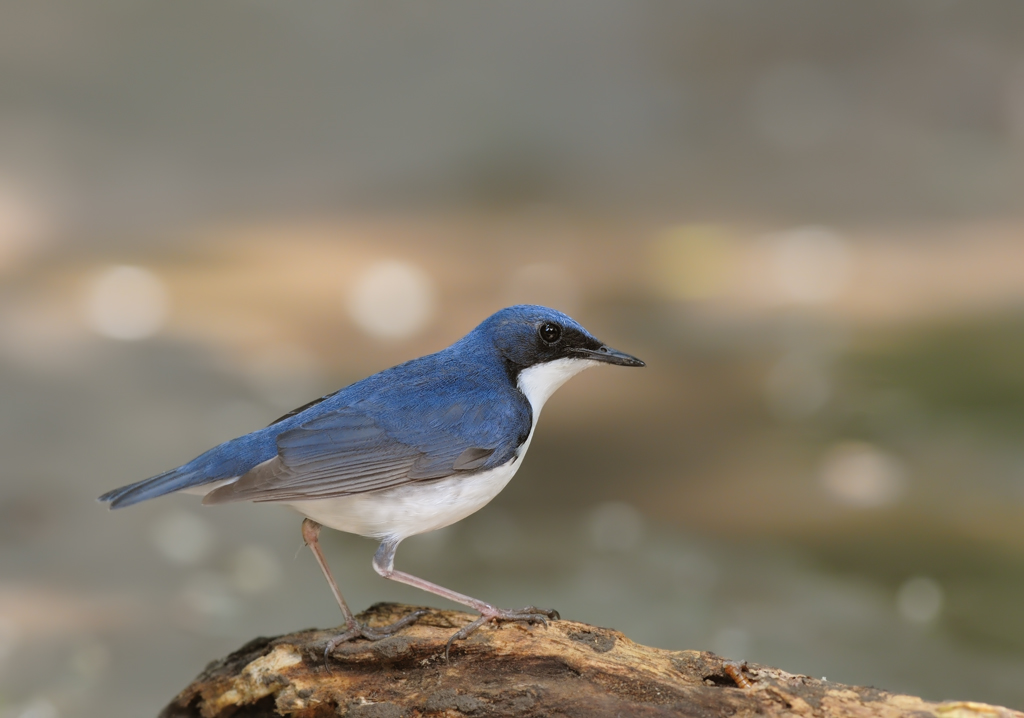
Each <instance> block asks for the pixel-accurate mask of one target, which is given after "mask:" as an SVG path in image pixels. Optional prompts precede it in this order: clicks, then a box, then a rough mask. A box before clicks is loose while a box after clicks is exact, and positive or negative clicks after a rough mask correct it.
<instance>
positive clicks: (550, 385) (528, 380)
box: [518, 359, 600, 426]
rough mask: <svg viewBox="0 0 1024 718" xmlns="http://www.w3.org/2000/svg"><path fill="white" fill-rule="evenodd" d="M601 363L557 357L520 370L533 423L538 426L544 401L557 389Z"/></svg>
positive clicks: (520, 377) (520, 386)
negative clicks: (531, 410) (585, 370)
mask: <svg viewBox="0 0 1024 718" xmlns="http://www.w3.org/2000/svg"><path fill="white" fill-rule="evenodd" d="M599 363H600V362H596V361H594V360H592V359H555V360H554V361H549V362H544V363H543V364H534V365H533V366H531V367H529V368H527V369H523V370H522V371H521V372H519V382H518V384H519V391H521V392H523V394H525V395H526V398H527V399H528V400H529V402H530V406H531V407H532V408H533V425H534V426H537V417H538V416H540V410H541V409H542V408H543V406H544V402H546V401H547V400H548V399H549V398H550V397H551V395H552V394H554V393H555V389H557V388H558V387H560V386H562V384H564V383H565V382H567V381H569V380H570V379H571V378H573V377H574V376H576V375H577V374H579V373H580V372H581V371H583V370H584V369H588V368H589V367H592V366H595V365H597V364H599Z"/></svg>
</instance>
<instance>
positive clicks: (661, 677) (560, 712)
mask: <svg viewBox="0 0 1024 718" xmlns="http://www.w3.org/2000/svg"><path fill="white" fill-rule="evenodd" d="M413 610H415V609H414V608H413V607H410V606H402V605H396V604H378V605H376V606H373V607H372V608H370V609H369V610H368V611H366V612H365V613H364V614H362V615H361V619H362V620H364V621H367V622H369V624H370V625H385V624H387V623H390V622H392V621H394V620H396V619H398V618H399V617H401V616H403V615H405V614H407V613H409V612H410V611H413ZM473 618H474V616H471V615H469V614H465V613H459V612H454V611H431V612H430V613H429V614H428V615H426V616H424V617H423V618H421V619H420V620H419V621H418V622H417V623H416V624H415V625H414V626H411V627H409V628H406V629H404V630H403V631H402V632H401V633H400V634H398V635H396V636H392V637H389V638H386V639H384V640H382V641H378V642H375V643H371V642H369V641H364V640H358V641H353V642H351V643H347V644H343V645H342V646H340V647H339V648H338V649H337V650H336V651H335V652H334V654H333V656H332V657H331V658H330V660H329V661H327V662H325V660H324V655H323V651H324V647H325V645H326V643H327V641H328V639H329V638H330V637H331V636H332V635H333V633H332V631H328V630H307V631H300V632H298V633H293V634H290V635H287V636H279V637H277V638H257V639H255V640H253V641H250V642H249V643H247V644H246V645H245V646H243V647H242V648H240V649H239V650H237V651H235V652H234V653H232V654H231V655H229V656H227V657H226V658H223V659H221V660H217V661H214V662H213V663H211V664H210V665H209V666H207V668H206V670H204V671H203V672H202V673H201V674H200V675H199V676H198V677H197V678H196V679H195V681H193V682H192V684H191V685H189V686H188V687H187V688H185V690H183V691H182V692H181V693H180V694H179V695H178V696H177V697H176V698H175V699H174V700H173V701H172V702H171V704H170V705H169V706H167V708H165V709H164V711H163V712H162V713H161V717H162V718H198V717H200V716H201V717H202V718H223V717H226V716H232V717H233V718H255V717H257V716H258V717H260V718H263V717H268V718H269V717H270V716H292V717H294V718H314V717H317V718H319V717H320V716H338V715H341V716H349V717H350V718H400V717H403V716H406V717H409V718H413V717H418V716H424V717H425V716H447V717H455V716H564V717H565V718H569V717H570V716H581V717H584V716H585V717H586V718H601V717H602V716H701V717H706V718H716V717H718V716H722V717H725V716H734V715H737V716H751V715H763V716H786V717H787V718H788V717H790V716H805V717H807V718H811V717H812V716H813V718H854V717H856V718H866V717H867V716H883V717H884V718H899V717H903V716H906V717H907V718H925V717H926V716H933V717H935V718H1024V713H1020V712H1017V711H1013V710H1009V709H1007V708H998V707H994V706H988V705H984V704H980V703H970V702H950V703H931V702H928V701H925V700H922V699H920V698H915V697H912V696H902V695H894V694H892V693H887V692H885V691H882V690H878V689H875V688H860V687H853V686H846V685H841V684H838V683H832V682H825V681H820V680H817V679H814V678H810V677H808V676H799V675H792V674H790V673H786V672H785V671H781V670H778V669H776V668H769V667H766V666H759V665H753V664H751V665H739V664H732V663H730V662H728V661H725V660H724V659H722V658H721V657H719V656H716V655H715V654H713V653H706V652H700V651H667V650H662V649H659V648H649V647H647V646H642V645H639V644H636V643H633V642H632V641H630V640H629V639H627V638H626V637H625V636H623V635H622V634H621V633H618V632H617V631H613V630H609V629H605V628H597V627H594V626H589V625H587V624H584V623H576V622H574V621H564V620H563V621H554V622H552V623H551V624H550V625H549V626H548V627H547V628H544V627H542V626H533V627H526V626H520V625H519V624H504V625H502V626H500V627H485V628H483V629H481V630H479V631H477V632H476V633H475V634H474V635H473V636H471V637H470V638H469V640H466V641H460V642H458V643H455V644H453V647H452V651H451V657H450V660H448V661H446V660H445V658H444V649H445V643H446V642H447V640H448V638H449V636H451V634H452V632H453V631H454V630H456V629H457V628H459V627H461V626H464V625H465V624H466V623H468V622H469V621H471V620H472V619H473Z"/></svg>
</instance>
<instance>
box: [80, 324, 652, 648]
mask: <svg viewBox="0 0 1024 718" xmlns="http://www.w3.org/2000/svg"><path fill="white" fill-rule="evenodd" d="M599 363H605V364H617V365H620V366H637V367H639V366H644V363H643V362H642V361H640V360H639V359H637V358H636V357H632V356H630V355H628V354H624V353H622V352H620V351H617V350H615V349H611V348H609V347H608V346H606V345H605V344H603V343H602V342H600V341H598V340H597V339H595V338H594V337H593V336H592V335H591V334H590V333H589V332H588V331H587V330H586V329H584V328H583V327H582V326H580V325H579V324H578V323H576V322H575V321H573V320H572V319H571V318H569V317H568V316H566V315H565V314H562V313H561V312H558V311H555V310H553V309H548V308H546V307H540V306H534V305H518V306H514V307H507V308H505V309H502V310H500V311H498V312H496V313H495V314H493V315H491V316H490V317H488V318H487V319H485V320H484V321H483V322H482V323H481V324H480V325H479V326H478V327H477V328H476V329H474V330H473V331H471V332H470V333H469V334H467V335H466V336H465V337H463V338H462V339H460V340H459V341H457V342H455V343H454V344H452V345H451V346H450V347H448V348H447V349H443V350H441V351H439V352H437V353H436V354H430V355H428V356H424V357H420V358H419V359H413V360H412V361H408V362H406V363H404V364H399V365H398V366H395V367H392V368H390V369H386V370H385V371H382V372H380V373H379V374H374V375H373V376H371V377H368V378H366V379H363V380H362V381H359V382H356V383H355V384H352V385H351V386H348V387H346V388H344V389H341V390H339V391H336V392H334V393H333V394H328V395H327V396H324V397H321V398H320V399H316V400H314V401H311V402H310V403H308V404H306V405H304V406H301V407H299V408H298V409H295V410H294V411H291V412H289V413H287V414H285V415H284V416H282V417H281V418H280V419H278V420H277V421H275V422H274V423H272V424H271V425H270V426H268V427H266V428H264V429H260V430H258V431H254V432H252V433H251V434H246V435H245V436H240V437H238V438H237V439H232V440H231V441H227V442H225V443H223V444H221V445H220V446H217V447H215V448H213V449H210V450H209V451H207V452H206V453H204V454H202V455H201V456H198V457H196V458H195V459H193V460H192V461H190V462H188V463H187V464H183V465H182V466H179V467H178V468H176V469H172V470H170V471H167V472H165V473H162V474H159V475H157V476H154V477H152V478H149V479H146V480H144V481H139V482H137V483H134V484H129V485H128V486H123V487H121V488H119V489H114V490H113V491H110V492H108V493H106V494H104V495H103V496H101V497H100V498H99V500H100V501H104V502H107V503H109V504H110V507H111V508H115V509H116V508H122V507H125V506H131V505H132V504H137V503H139V502H140V501H146V500H148V499H152V498H156V497H157V496H163V495H164V494H170V493H174V492H177V491H186V492H191V493H201V494H204V495H205V496H204V498H203V503H204V504H223V503H228V502H233V501H256V502H276V503H282V504H285V505H288V506H290V507H292V508H293V509H295V510H296V511H298V512H299V513H300V514H302V515H304V516H305V517H306V518H305V520H304V521H303V523H302V535H303V539H304V540H305V542H306V544H307V545H309V547H310V548H311V549H312V551H313V554H314V556H315V557H316V560H317V563H318V564H319V565H320V569H321V570H322V571H323V574H324V577H325V578H326V579H327V582H328V584H329V585H330V587H331V591H332V592H333V594H334V597H335V599H336V600H337V602H338V605H339V606H340V607H341V611H342V613H343V614H344V616H345V631H344V632H343V633H341V634H340V635H338V636H336V637H335V638H333V639H332V640H331V641H330V642H329V643H328V646H327V650H326V651H325V654H329V653H330V652H331V651H333V650H334V648H335V647H337V646H338V645H340V644H341V643H343V642H345V641H348V640H351V639H353V638H358V637H362V638H366V639H369V640H378V639H380V638H383V637H385V636H387V635H391V634H393V633H395V632H396V631H398V630H400V629H401V628H403V627H404V626H407V625H409V624H410V623H413V622H414V621H416V620H417V619H418V618H419V617H420V616H421V615H422V614H423V613H425V612H422V611H418V612H414V613H412V614H409V615H407V616H405V617H403V618H402V619H401V620H399V621H397V622H395V623H393V624H391V625H389V626H386V627H383V628H371V627H369V626H366V625H363V624H360V623H359V622H358V621H356V619H355V616H354V615H353V614H352V611H351V610H350V609H349V607H348V604H346V602H345V599H344V598H343V597H342V595H341V591H340V590H339V589H338V585H337V583H336V582H335V580H334V577H333V576H332V575H331V572H330V569H329V568H328V566H327V562H326V560H325V559H324V556H323V553H322V551H321V549H320V544H319V542H318V537H319V533H320V528H321V526H328V527H330V528H333V529H336V530H338V531H346V532H349V533H355V534H360V535H362V536H368V537H372V538H375V539H378V540H379V541H380V542H381V543H380V547H379V548H378V550H377V552H376V554H375V555H374V559H373V567H374V569H375V570H376V571H377V573H379V574H380V575H381V576H383V577H385V578H389V579H392V580H394V581H399V582H401V583H405V584H409V585H410V586H416V587H417V588H421V589H423V590H425V591H429V592H431V593H434V594H436V595H438V596H442V597H444V598H447V599H449V600H451V601H455V602H456V603H461V604H463V605H465V606H468V607H469V608H472V609H474V610H476V611H478V612H479V613H480V618H478V619H477V620H475V621H474V622H472V623H470V624H469V625H467V626H466V627H464V628H463V629H462V630H460V631H458V632H457V633H455V634H454V635H453V636H452V637H451V639H450V640H449V642H448V645H449V647H450V646H451V643H452V642H453V641H455V640H457V639H464V638H466V637H468V636H469V635H470V634H471V633H472V632H473V631H475V630H476V629H477V628H479V627H480V626H482V625H484V624H485V623H487V622H489V621H525V622H527V623H546V619H548V618H553V619H557V618H558V614H557V612H555V611H552V610H546V609H538V608H535V607H533V606H529V607H526V608H523V609H519V610H506V609H501V608H497V607H495V606H492V605H491V604H489V603H485V602H484V601H480V600H477V599H475V598H471V597H469V596H466V595H463V594H461V593H457V592H455V591H452V590H450V589H447V588H444V587H442V586H439V585H437V584H434V583H430V582H429V581H425V580H423V579H421V578H417V577H416V576H412V575H410V574H408V573H404V572H402V571H398V570H396V569H395V567H394V562H395V550H396V549H397V548H398V544H399V543H400V542H401V541H402V540H403V539H405V538H407V537H409V536H415V535H416V534H421V533H425V532H427V531H434V530H436V529H439V528H442V527H444V526H448V525H449V524H452V523H455V522H456V521H459V520H460V519H464V518H465V517H467V516H469V515H470V514H472V513H473V512H475V511H477V510H479V509H481V508H483V506H485V505H486V504H487V503H488V502H489V501H490V500H491V499H493V498H494V497H495V496H497V495H498V493H499V492H500V491H501V490H502V489H503V488H505V485H506V484H507V483H508V482H509V480H510V479H511V478H512V476H513V475H514V474H515V473H516V471H517V470H518V468H519V466H520V464H521V463H522V460H523V457H524V456H525V455H526V451H527V449H528V448H529V446H530V441H531V440H532V438H533V432H534V429H535V428H536V426H537V418H538V416H539V415H540V411H541V408H542V407H543V406H544V402H546V401H547V400H548V398H549V397H550V396H551V394H552V393H554V391H555V390H556V389H557V388H558V387H560V386H561V385H562V384H564V383H565V382H566V381H567V380H568V379H569V378H571V377H572V376H574V375H575V374H578V373H579V372H580V371H582V370H584V369H586V368H588V367H591V366H595V365H597V364H599ZM446 655H447V649H446Z"/></svg>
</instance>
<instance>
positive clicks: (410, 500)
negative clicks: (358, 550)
mask: <svg viewBox="0 0 1024 718" xmlns="http://www.w3.org/2000/svg"><path fill="white" fill-rule="evenodd" d="M528 444H529V440H527V443H526V444H524V445H523V447H522V449H521V450H520V452H519V454H518V456H516V458H514V459H512V460H511V461H509V462H508V463H505V464H502V465H501V466H498V467H496V468H494V469H491V470H490V471H484V472H481V473H479V474H470V475H468V476H450V477H448V478H446V479H436V480H433V481H418V482H414V483H410V484H403V485H402V486H398V487H395V488H393V489H385V490H384V491H372V492H369V493H365V494H354V495H352V496H339V497H337V498H333V499H318V500H315V501H293V502H291V503H289V504H288V505H289V506H291V507H292V508H293V509H295V510H296V511H298V512H299V513H300V514H302V515H303V516H308V517H309V518H311V519H313V520H314V521H316V522H317V523H320V524H323V525H324V526H329V527H330V528H332V529H337V530H338V531H347V532H348V533H354V534H360V535H361V536H371V537H373V538H376V539H385V538H389V539H394V540H398V541H401V540H402V539H404V538H406V537H408V536H415V535H416V534H421V533H426V532H427V531H435V530H437V529H439V528H444V527H445V526H448V525H449V524H453V523H455V522H456V521H459V520H461V519H464V518H466V517H467V516H469V515H470V514H471V513H474V512H475V511H479V510H480V509H482V508H483V507H484V506H486V505H487V503H488V502H489V501H490V500H491V499H493V498H494V497H495V496H497V495H498V493H499V492H500V491H501V490H502V489H503V488H505V485H506V484H507V483H508V482H509V481H510V480H511V479H512V477H513V476H514V475H515V473H516V470H517V469H518V468H519V465H520V464H521V463H522V457H523V455H524V454H525V453H526V448H527V446H528Z"/></svg>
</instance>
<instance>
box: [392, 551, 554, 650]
mask: <svg viewBox="0 0 1024 718" xmlns="http://www.w3.org/2000/svg"><path fill="white" fill-rule="evenodd" d="M397 549H398V542H397V541H384V542H382V543H381V545H380V548H378V549H377V553H376V554H375V555H374V557H373V568H374V570H375V571H376V572H377V573H379V574H380V575H381V576H383V577H384V578H389V579H391V580H392V581H398V582H399V583H404V584H407V585H409V586H415V587H416V588H418V589H421V590H423V591H427V592H429V593H433V594H435V595H437V596H441V597H442V598H447V599H448V600H449V601H454V602H455V603H461V604H462V605H463V606H468V607H469V608H472V609H473V610H474V611H479V612H480V618H478V619H476V620H475V621H473V622H472V623H470V624H469V625H467V626H464V627H463V628H462V629H460V630H459V631H457V632H456V633H454V634H453V635H452V637H451V638H449V639H448V644H447V645H446V646H445V649H444V657H445V660H448V651H449V649H450V648H451V645H452V643H453V642H454V641H457V640H462V639H465V638H469V636H470V635H471V634H472V633H473V632H474V631H476V630H477V629H478V628H480V627H481V626H483V625H484V624H485V623H489V622H490V621H524V622H526V623H529V624H533V623H540V624H542V625H544V626H547V623H548V621H547V619H549V618H550V619H552V620H558V618H559V615H558V611H555V610H553V609H550V608H537V607H535V606H526V607H525V608H521V609H519V610H509V609H505V608H497V607H495V606H492V605H491V604H489V603H486V602H484V601H481V600H479V599H476V598H473V597H471V596H467V595H465V594H463V593H459V592H458V591H453V590H451V589H450V588H445V587H444V586H439V585H437V584H436V583H431V582H430V581H426V580H424V579H422V578H418V577H416V576H413V575H412V574H409V573H405V572H404V571H396V570H395V551H396V550H397Z"/></svg>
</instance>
